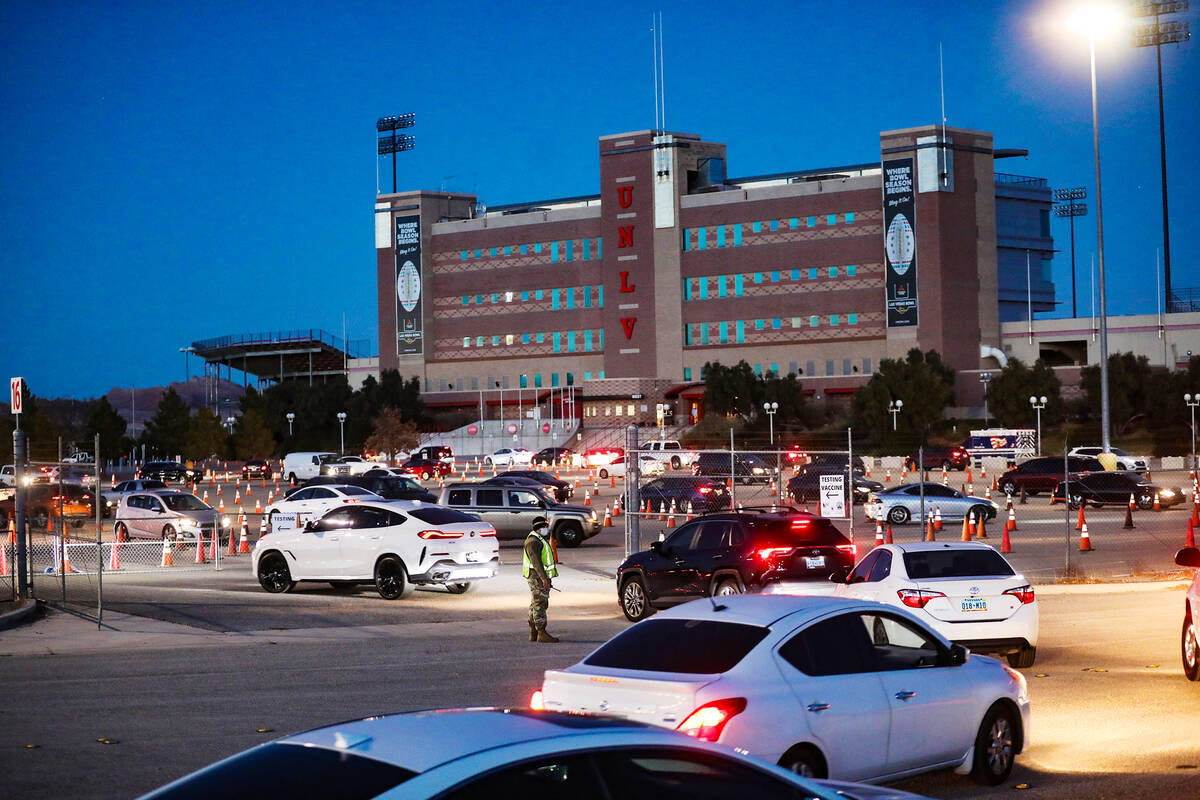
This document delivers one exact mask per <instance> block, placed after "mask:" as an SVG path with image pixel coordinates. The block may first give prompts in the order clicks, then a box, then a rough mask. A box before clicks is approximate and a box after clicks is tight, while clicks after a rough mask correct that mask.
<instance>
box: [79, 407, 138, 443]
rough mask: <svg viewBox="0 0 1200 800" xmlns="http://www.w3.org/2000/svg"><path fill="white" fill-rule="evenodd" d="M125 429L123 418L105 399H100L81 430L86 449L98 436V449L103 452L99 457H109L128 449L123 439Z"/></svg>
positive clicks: (126, 424)
mask: <svg viewBox="0 0 1200 800" xmlns="http://www.w3.org/2000/svg"><path fill="white" fill-rule="evenodd" d="M126 427H128V423H126V422H125V418H124V417H122V416H121V415H120V414H118V413H117V410H116V409H115V408H113V406H112V403H110V402H108V398H107V397H101V398H100V399H99V400H98V401H96V404H95V406H93V407H92V413H91V414H89V415H88V419H87V424H86V425H84V428H83V431H84V436H85V437H86V438H87V447H88V448H91V447H92V443H93V442H95V441H96V436H97V435H99V436H100V447H101V449H102V450H103V451H104V452H103V453H101V457H103V456H104V454H105V453H107V454H108V455H109V456H111V455H114V454H116V453H123V452H125V451H126V450H127V449H128V448H129V441H128V440H127V439H126V438H125V429H126ZM92 455H95V453H93V454H92Z"/></svg>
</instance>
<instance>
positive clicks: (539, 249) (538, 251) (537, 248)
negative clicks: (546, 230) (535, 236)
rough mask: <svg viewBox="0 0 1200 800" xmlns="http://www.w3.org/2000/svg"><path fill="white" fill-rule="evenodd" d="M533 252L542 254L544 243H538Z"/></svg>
mask: <svg viewBox="0 0 1200 800" xmlns="http://www.w3.org/2000/svg"><path fill="white" fill-rule="evenodd" d="M533 252H535V253H540V252H542V243H541V242H536V243H535V244H534V245H533Z"/></svg>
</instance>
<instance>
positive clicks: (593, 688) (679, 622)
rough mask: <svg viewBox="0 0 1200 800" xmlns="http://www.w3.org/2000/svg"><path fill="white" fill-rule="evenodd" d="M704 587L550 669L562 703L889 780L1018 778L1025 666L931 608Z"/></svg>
mask: <svg viewBox="0 0 1200 800" xmlns="http://www.w3.org/2000/svg"><path fill="white" fill-rule="evenodd" d="M719 599H720V602H714V601H713V600H712V599H711V598H710V599H704V600H695V601H692V602H690V603H685V604H683V605H680V606H676V607H675V608H672V609H670V610H668V611H663V612H660V613H659V614H657V615H656V616H654V617H651V618H650V619H647V620H644V621H642V622H639V623H637V624H636V625H634V626H632V627H630V628H628V629H626V630H625V631H623V632H622V633H619V634H617V635H616V636H615V637H613V638H612V639H610V640H609V641H608V642H607V643H605V644H604V645H602V646H601V647H600V648H599V649H597V650H596V651H594V652H593V653H592V654H591V655H589V656H587V658H585V659H584V660H583V661H581V662H579V663H578V664H575V665H573V666H571V667H568V668H567V669H565V670H548V671H547V672H546V674H545V679H544V682H543V684H542V698H541V699H542V703H543V704H544V706H545V708H546V710H548V711H584V712H594V711H603V712H607V713H610V714H615V715H617V716H620V717H625V718H628V719H632V720H637V721H639V722H645V723H649V724H651V725H660V726H663V727H668V728H677V729H679V730H680V731H683V732H684V733H689V734H691V735H693V736H696V737H697V738H700V739H705V740H708V741H715V742H720V743H722V744H725V745H728V746H730V747H735V748H740V749H742V750H744V751H746V752H749V753H750V754H751V755H754V756H758V757H759V758H762V759H765V760H767V761H771V762H774V763H777V764H779V765H780V766H782V767H785V768H787V769H791V770H792V771H794V772H797V773H799V774H801V775H811V776H814V777H818V778H821V777H827V776H828V777H833V778H837V779H845V780H862V781H869V782H888V781H894V780H898V779H900V778H904V777H906V776H909V775H913V774H916V773H920V772H926V771H929V770H938V769H954V770H956V771H958V772H960V773H968V772H969V773H970V774H971V775H972V777H973V778H975V779H976V780H977V781H979V782H980V783H984V784H988V785H995V784H998V783H1001V782H1003V781H1004V780H1005V779H1006V778H1007V777H1008V775H1009V772H1010V771H1011V770H1012V766H1013V759H1014V757H1015V756H1016V755H1017V754H1018V753H1020V752H1021V750H1022V749H1023V748H1024V747H1025V745H1026V744H1027V735H1028V730H1029V693H1028V689H1027V687H1026V683H1025V678H1024V676H1023V675H1021V673H1020V672H1017V671H1016V670H1014V669H1012V668H1011V667H1009V666H1007V665H1005V664H1002V663H1001V662H999V661H997V660H995V659H993V658H988V657H987V656H978V655H971V654H970V653H969V651H968V650H967V649H966V648H964V647H962V646H961V645H955V644H951V643H950V642H948V641H946V640H945V639H943V638H942V637H941V636H940V635H938V634H937V633H934V632H932V631H930V630H929V629H928V628H926V627H925V626H924V625H923V624H922V623H921V622H919V621H918V620H917V619H916V618H914V617H913V616H911V615H910V614H907V613H906V612H904V611H901V610H899V609H895V608H892V607H890V606H886V605H882V604H880V603H871V602H866V601H860V600H849V599H846V598H841V597H787V596H781V595H739V596H731V597H722V598H719Z"/></svg>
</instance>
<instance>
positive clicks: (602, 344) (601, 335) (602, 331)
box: [600, 328, 604, 378]
mask: <svg viewBox="0 0 1200 800" xmlns="http://www.w3.org/2000/svg"><path fill="white" fill-rule="evenodd" d="M600 349H601V350H603V349H604V328H601V329H600ZM600 377H601V378H603V377H604V373H603V372H601V373H600Z"/></svg>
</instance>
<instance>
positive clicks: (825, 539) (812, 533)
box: [617, 509, 855, 622]
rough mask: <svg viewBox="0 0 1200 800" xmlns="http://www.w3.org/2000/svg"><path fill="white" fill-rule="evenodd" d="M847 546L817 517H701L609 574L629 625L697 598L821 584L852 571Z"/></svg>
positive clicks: (788, 513)
mask: <svg viewBox="0 0 1200 800" xmlns="http://www.w3.org/2000/svg"><path fill="white" fill-rule="evenodd" d="M854 555H855V547H854V545H853V544H851V542H850V540H849V539H847V538H846V537H845V536H843V535H842V533H841V532H840V531H839V530H838V529H837V528H835V527H834V526H833V523H832V522H830V521H829V520H828V519H826V518H824V517H818V516H814V515H812V514H805V513H802V512H798V511H795V510H792V509H784V510H774V511H768V510H747V511H740V512H727V513H720V514H709V515H707V516H703V517H701V518H699V519H695V520H692V521H690V522H687V523H685V524H683V525H681V526H680V527H679V528H678V529H677V530H676V531H675V532H673V533H672V534H671V535H670V536H668V537H667V538H666V540H665V541H661V542H651V544H650V549H649V550H646V551H643V552H640V553H635V554H633V555H632V556H630V557H629V558H628V559H626V560H625V563H623V564H621V566H620V567H618V568H617V598H618V602H619V603H620V604H621V611H622V612H624V614H625V617H626V618H627V619H629V620H630V621H631V622H636V621H637V620H640V619H643V618H645V617H646V616H648V615H649V614H651V613H652V612H653V610H654V609H656V608H665V607H667V606H672V605H675V604H677V603H683V602H687V601H688V600H693V599H695V598H697V597H711V596H713V595H728V594H740V593H742V592H759V591H762V590H763V589H764V588H766V587H768V586H770V585H771V584H775V583H779V582H791V581H826V580H828V579H829V576H830V575H832V574H833V573H835V572H840V571H842V570H846V571H848V570H850V569H851V568H853V566H854Z"/></svg>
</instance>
